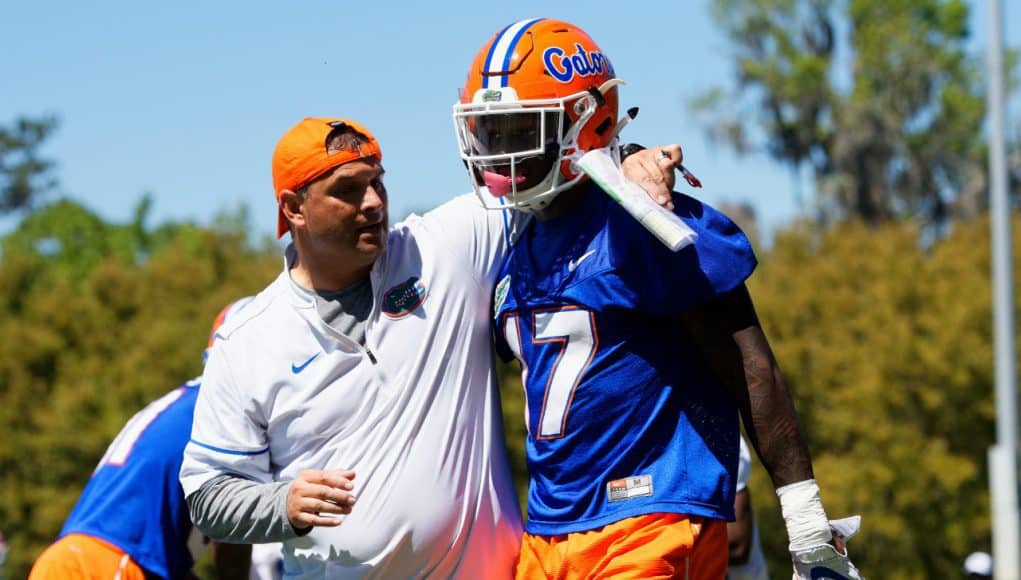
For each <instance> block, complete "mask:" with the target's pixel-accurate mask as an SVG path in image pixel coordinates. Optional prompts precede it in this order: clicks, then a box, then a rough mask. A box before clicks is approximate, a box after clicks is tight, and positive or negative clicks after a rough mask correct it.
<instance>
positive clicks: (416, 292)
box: [383, 276, 427, 318]
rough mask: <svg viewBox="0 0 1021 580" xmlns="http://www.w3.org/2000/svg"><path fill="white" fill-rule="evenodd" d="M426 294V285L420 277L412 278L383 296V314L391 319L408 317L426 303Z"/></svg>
mask: <svg viewBox="0 0 1021 580" xmlns="http://www.w3.org/2000/svg"><path fill="white" fill-rule="evenodd" d="M426 294H427V292H426V288H425V284H423V283H422V281H421V280H419V279H418V276H412V277H411V278H408V279H407V280H405V281H404V282H401V283H400V284H398V285H396V286H394V287H392V288H390V289H389V290H387V291H386V294H384V295H383V314H386V315H387V316H389V317H390V318H401V317H403V316H407V315H408V314H410V313H411V311H412V310H414V309H416V308H418V307H419V305H420V304H422V302H423V301H425V296H426Z"/></svg>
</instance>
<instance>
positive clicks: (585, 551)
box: [515, 514, 728, 580]
mask: <svg viewBox="0 0 1021 580" xmlns="http://www.w3.org/2000/svg"><path fill="white" fill-rule="evenodd" d="M727 555H728V552H727V523H726V522H724V521H722V520H711V519H707V518H700V517H693V516H686V515H683V514H648V515H644V516H637V517H633V518H627V519H624V520H621V521H619V522H615V523H613V524H610V525H607V526H603V527H601V528H597V529H594V530H589V531H587V532H576V533H573V534H562V535H559V536H539V535H533V534H527V533H526V534H525V535H524V538H523V541H522V544H521V555H520V557H519V559H518V566H517V571H516V574H515V577H516V578H517V579H518V580H532V579H535V578H549V579H557V580H573V579H576V578H681V579H684V580H722V579H723V578H724V577H725V575H726V573H727Z"/></svg>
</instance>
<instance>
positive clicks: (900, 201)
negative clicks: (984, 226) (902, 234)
mask: <svg viewBox="0 0 1021 580" xmlns="http://www.w3.org/2000/svg"><path fill="white" fill-rule="evenodd" d="M712 12H713V17H714V19H715V20H716V21H717V23H719V25H720V26H721V27H722V28H723V30H724V31H725V33H726V35H727V37H728V39H729V43H730V45H731V48H732V49H733V52H734V57H735V59H736V65H737V85H736V87H735V88H734V89H733V90H732V91H730V92H727V91H725V90H723V89H719V88H717V89H714V90H711V91H710V92H708V93H705V94H703V95H702V96H701V97H700V98H699V99H698V100H697V101H696V102H695V103H693V107H694V109H695V111H696V112H698V113H700V114H701V115H702V116H703V119H704V122H705V124H706V125H707V126H708V127H709V128H710V131H711V134H712V135H714V136H715V137H716V138H717V139H719V140H722V141H725V142H727V143H730V144H732V145H734V146H735V147H737V148H738V150H740V151H750V150H757V151H765V152H767V153H768V154H769V155H770V156H772V157H773V158H774V159H776V160H778V161H780V162H782V163H784V164H786V165H788V166H789V167H791V169H792V170H793V171H799V170H800V169H801V168H803V167H807V168H809V170H810V174H811V176H812V178H813V180H814V185H815V189H816V192H817V195H818V197H817V200H816V203H817V210H818V214H819V216H820V217H822V218H824V219H827V220H832V219H842V218H850V217H857V218H859V219H862V220H864V221H865V222H866V223H869V224H877V223H880V222H883V221H889V220H892V219H898V218H900V219H903V218H916V219H919V220H920V221H921V222H922V223H924V224H932V225H937V226H939V225H942V224H943V223H944V222H945V220H946V219H947V218H948V217H967V216H973V215H977V214H979V213H980V212H981V211H982V210H983V209H984V206H985V203H984V197H983V196H984V193H985V191H986V183H985V179H986V178H985V168H986V162H985V157H986V147H985V145H984V142H983V137H982V132H981V126H982V119H983V115H984V97H983V92H982V87H981V86H980V84H979V71H980V70H981V60H980V59H978V58H976V57H973V56H971V55H969V54H967V52H966V50H965V42H966V40H967V37H968V29H967V22H968V7H967V5H966V4H965V2H964V1H963V0H840V1H835V0H714V2H713V5H712ZM757 137H758V138H757Z"/></svg>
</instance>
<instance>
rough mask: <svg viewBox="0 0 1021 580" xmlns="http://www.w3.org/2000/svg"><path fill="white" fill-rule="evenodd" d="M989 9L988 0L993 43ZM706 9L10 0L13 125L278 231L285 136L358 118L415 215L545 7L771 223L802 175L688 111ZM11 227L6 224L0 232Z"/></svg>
mask: <svg viewBox="0 0 1021 580" xmlns="http://www.w3.org/2000/svg"><path fill="white" fill-rule="evenodd" d="M985 4H986V2H985V0H982V1H981V2H977V3H975V2H973V3H972V5H973V8H974V9H975V10H974V12H973V20H974V25H973V30H974V32H975V41H974V46H975V48H976V50H981V49H984V47H985V30H986V22H985V12H984V10H983V8H984V7H985ZM1004 4H1005V5H1006V7H1005V8H1006V30H1007V42H1008V44H1010V45H1012V46H1018V45H1021V30H1019V29H1021V3H1019V2H1016V1H1015V0H1007V1H1006V2H1004ZM605 6H609V7H611V8H604V7H605ZM708 6H709V1H708V0H688V1H683V0H674V1H665V2H664V1H661V2H613V3H608V2H588V3H573V2H559V3H552V2H539V1H519V2H513V3H486V2H466V1H453V2H442V3H440V2H400V3H398V2H392V1H391V2H387V1H385V0H383V1H378V2H373V3H353V2H342V1H339V0H334V1H332V2H330V1H326V0H308V1H300V2H282V1H277V2H264V1H251V2H244V3H242V2H195V1H192V0H183V1H180V2H173V3H171V2H162V3H151V2H126V1H103V0H99V1H97V2H88V3H85V2H81V3H80V2H69V1H68V2H54V1H51V0H32V1H27V0H22V1H20V2H15V1H13V0H12V1H9V2H5V3H3V4H2V5H0V62H2V66H3V79H4V83H5V86H3V87H0V123H8V122H10V121H12V120H13V119H14V118H15V117H16V116H18V115H29V116H37V115H42V114H50V113H52V114H56V115H58V116H59V117H60V119H61V127H60V129H59V131H58V133H57V134H56V135H55V136H54V137H53V138H52V139H51V140H50V142H49V143H48V144H47V145H46V147H45V148H44V153H45V155H47V156H48V157H51V158H53V159H54V160H56V161H57V163H58V172H57V175H58V176H59V178H60V180H61V185H62V190H63V192H64V193H66V194H67V195H68V196H70V197H72V198H74V199H78V200H80V201H82V202H84V203H85V204H86V205H88V206H89V207H91V208H93V209H94V210H96V211H98V212H99V213H100V214H101V215H102V216H103V217H105V218H107V219H112V220H118V221H120V220H127V219H129V218H130V216H131V210H132V208H133V207H134V206H135V205H136V203H137V202H138V200H139V199H140V197H141V195H142V194H143V193H144V192H148V193H150V194H152V195H153V198H154V201H155V204H154V207H153V213H152V220H153V222H159V221H163V220H166V219H175V220H176V219H187V220H194V221H197V222H199V223H207V222H208V221H209V220H210V219H211V218H212V216H213V215H214V214H216V213H217V212H219V211H221V210H232V209H234V208H236V207H237V206H238V205H239V204H241V203H246V204H247V205H248V206H249V209H250V216H251V219H252V226H253V228H254V232H253V233H254V234H256V235H259V236H261V235H269V234H271V233H272V232H273V230H274V224H275V221H274V220H275V215H276V213H275V212H276V210H275V203H274V201H273V195H272V186H271V180H270V155H271V154H272V150H273V147H274V145H275V143H276V140H277V139H278V138H279V137H280V135H281V134H282V133H283V132H284V131H285V130H286V129H287V128H288V127H290V126H291V125H293V124H294V123H295V122H297V120H299V119H300V118H301V117H304V116H326V115H336V116H347V117H352V118H354V119H357V120H360V121H361V122H363V123H365V124H366V125H367V126H368V127H369V128H370V129H372V130H373V131H374V132H375V133H376V135H377V137H379V139H380V141H381V143H382V146H383V150H384V157H385V159H384V163H385V165H386V167H387V185H388V188H389V190H390V195H391V215H392V216H394V217H401V216H403V215H405V214H407V213H408V212H409V211H412V210H418V211H421V210H423V209H427V208H430V207H433V206H435V205H437V204H439V203H441V202H442V201H444V200H445V199H448V198H449V197H451V196H453V195H455V194H458V193H462V192H465V191H468V189H469V184H468V181H467V177H466V175H465V172H464V169H463V167H462V165H461V163H460V161H459V159H458V156H457V149H456V142H455V139H454V135H453V129H452V122H451V119H450V108H451V105H452V104H453V102H454V100H455V99H456V97H457V89H458V87H459V86H460V84H461V83H462V82H463V80H464V78H465V75H466V73H467V68H468V65H469V64H470V62H471V59H472V57H473V56H474V54H475V52H476V51H477V50H478V49H479V48H480V47H481V46H482V44H483V43H484V42H485V41H486V40H487V39H488V38H489V37H490V36H491V35H492V34H493V33H495V32H496V30H497V29H498V28H500V27H501V26H502V25H505V24H507V23H509V22H511V21H514V20H518V19H521V18H526V17H531V16H548V17H555V18H560V19H564V20H568V21H570V22H573V23H575V24H578V25H580V26H581V27H583V28H584V29H586V30H587V31H588V32H589V34H590V35H591V36H592V37H593V38H594V39H595V40H596V42H597V43H598V44H599V45H600V46H601V47H602V49H603V51H604V52H605V53H607V54H608V55H609V56H610V58H611V59H612V60H613V63H614V67H615V69H616V71H617V74H618V75H619V76H620V78H622V79H624V80H626V81H627V83H628V84H627V85H626V86H625V87H623V89H622V93H621V98H622V108H623V107H629V106H639V107H640V108H641V114H640V115H639V116H638V119H637V120H636V121H635V122H633V123H632V124H631V125H629V126H628V128H627V129H626V131H625V139H626V140H629V141H637V142H640V143H644V144H647V145H651V144H657V143H669V142H678V143H681V144H682V146H683V147H684V150H685V157H686V164H687V165H688V166H689V167H690V168H691V169H692V170H693V171H694V172H695V173H696V174H697V175H698V176H699V177H700V178H701V179H702V181H703V183H705V184H706V187H705V189H704V190H701V191H699V192H697V195H698V197H700V198H702V199H704V200H706V201H708V202H710V203H716V204H718V203H720V202H722V201H749V202H751V203H752V204H753V205H754V206H755V207H756V209H757V211H758V213H759V216H760V219H761V220H762V222H763V224H764V225H765V226H766V227H767V228H772V227H775V226H777V225H779V224H783V223H785V222H787V221H788V220H790V219H791V218H792V217H794V216H795V215H796V214H797V212H798V209H799V208H798V205H797V203H796V201H795V194H794V193H793V187H792V179H791V176H790V175H789V173H788V172H787V171H786V170H784V169H783V168H781V167H779V166H777V165H776V164H774V163H773V162H771V161H770V160H768V159H767V158H765V157H763V156H751V157H737V156H735V155H734V154H732V153H731V152H730V151H729V150H727V149H725V148H719V147H713V146H712V145H711V144H709V143H708V141H707V140H706V138H705V136H704V134H703V132H702V130H701V128H700V127H698V126H696V125H695V123H694V121H693V119H692V118H691V116H690V114H689V113H688V112H687V109H686V103H687V101H688V100H689V99H691V98H692V97H694V96H695V95H697V94H699V93H700V92H702V91H703V90H705V89H707V88H709V87H710V86H722V85H725V84H726V83H727V82H729V80H730V78H731V76H732V69H731V63H730V60H729V59H728V56H727V50H726V44H725V42H724V39H723V37H722V36H721V35H720V34H719V33H718V32H717V31H716V30H715V28H714V27H713V25H712V22H711V20H710V18H709V15H708ZM1014 110H1015V111H1016V107H1015V109H1014ZM1010 122H1011V124H1012V125H1016V123H1017V121H1016V119H1013V118H1012V119H1010ZM11 226H12V222H11V220H10V219H8V220H0V231H6V230H9V229H10V227H11Z"/></svg>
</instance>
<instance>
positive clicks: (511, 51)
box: [500, 18, 545, 87]
mask: <svg viewBox="0 0 1021 580" xmlns="http://www.w3.org/2000/svg"><path fill="white" fill-rule="evenodd" d="M541 20H545V18H533V19H532V21H531V22H529V23H528V24H526V25H524V26H522V27H521V30H519V31H518V33H517V35H515V36H514V39H513V40H511V43H510V44H509V45H508V46H507V54H506V55H504V57H503V67H502V68H501V69H500V72H503V73H506V72H507V68H508V67H510V60H511V56H512V55H513V54H514V48H515V47H516V46H517V45H518V41H519V40H521V37H522V36H524V34H525V32H526V31H528V29H529V28H531V27H532V26H533V25H534V24H535V23H536V22H539V21H541ZM504 30H505V31H506V29H504ZM501 34H502V33H501ZM500 86H501V87H505V86H507V75H506V74H503V75H500Z"/></svg>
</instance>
